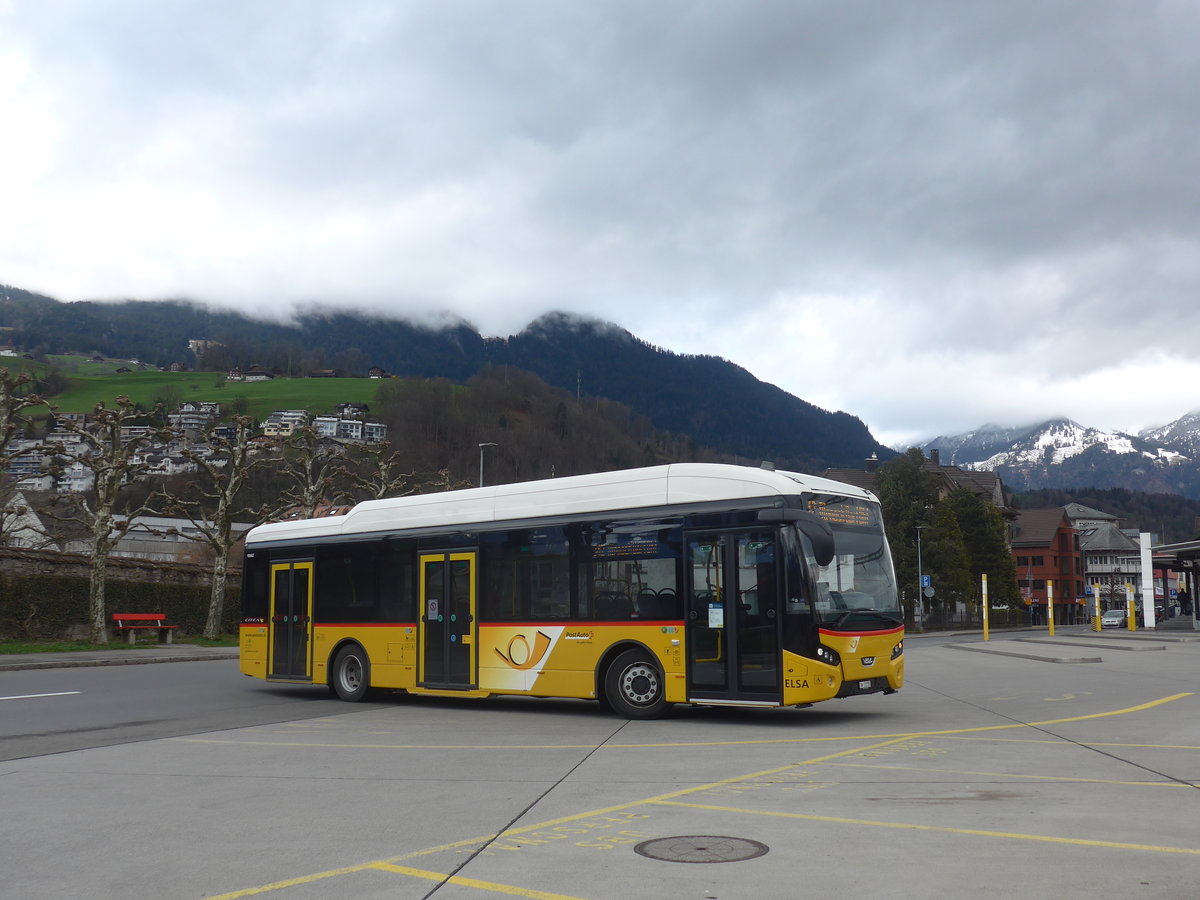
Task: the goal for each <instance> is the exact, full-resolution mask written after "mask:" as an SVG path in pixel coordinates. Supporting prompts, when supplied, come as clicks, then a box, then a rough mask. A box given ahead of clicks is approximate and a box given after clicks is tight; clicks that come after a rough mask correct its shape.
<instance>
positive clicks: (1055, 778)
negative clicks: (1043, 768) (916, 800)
mask: <svg viewBox="0 0 1200 900" xmlns="http://www.w3.org/2000/svg"><path fill="white" fill-rule="evenodd" d="M826 765H829V766H834V767H837V768H843V769H890V770H894V771H897V772H925V773H927V774H938V775H971V776H974V777H976V778H1014V779H1018V780H1022V779H1023V780H1027V781H1052V782H1055V783H1063V784H1111V785H1115V786H1117V787H1172V788H1179V787H1187V785H1186V784H1183V783H1181V782H1179V781H1114V780H1112V779H1109V778H1071V777H1069V776H1066V775H1026V774H1023V773H1020V772H972V771H969V770H965V769H943V768H940V767H939V768H924V767H922V766H881V765H871V764H869V763H849V762H831V763H826Z"/></svg>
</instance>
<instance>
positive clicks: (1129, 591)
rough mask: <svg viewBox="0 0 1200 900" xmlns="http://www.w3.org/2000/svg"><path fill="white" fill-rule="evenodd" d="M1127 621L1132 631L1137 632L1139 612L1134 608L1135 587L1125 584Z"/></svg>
mask: <svg viewBox="0 0 1200 900" xmlns="http://www.w3.org/2000/svg"><path fill="white" fill-rule="evenodd" d="M1125 620H1126V622H1127V623H1128V625H1129V630H1130V631H1137V612H1136V611H1135V610H1134V608H1133V585H1132V584H1130V583H1129V582H1128V581H1127V582H1125Z"/></svg>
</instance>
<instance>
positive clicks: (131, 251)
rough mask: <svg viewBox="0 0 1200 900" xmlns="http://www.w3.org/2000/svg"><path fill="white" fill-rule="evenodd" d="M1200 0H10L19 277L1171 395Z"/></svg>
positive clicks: (10, 182)
mask: <svg viewBox="0 0 1200 900" xmlns="http://www.w3.org/2000/svg"><path fill="white" fill-rule="evenodd" d="M1198 20H1200V9H1197V8H1196V7H1194V6H1193V5H1192V4H1187V3H1183V2H1176V0H1158V2H1155V0H1147V2H1107V3H1102V4H1079V3H1076V2H1066V0H1049V2H1034V0H1023V2H1016V3H1009V4H962V3H958V2H950V0H921V2H913V3H904V4H880V3H874V2H844V3H838V4H828V3H816V2H792V0H789V2H782V0H780V2H770V0H768V2H732V0H724V2H712V3H705V4H695V3H684V2H659V3H654V4H646V3H637V2H598V3H588V4H562V3H548V2H531V0H530V2H521V0H507V2H464V3H455V4H428V3H393V2H386V3H385V2H368V0H346V2H342V3H338V4H327V3H318V2H315V0H301V2H295V3H289V4H287V5H286V6H284V5H280V4H278V3H267V2H262V0H248V2H237V3H233V2H228V0H226V2H220V0H214V2H212V3H208V4H203V5H196V4H191V3H184V2H180V0H162V2H156V3H152V4H151V3H133V2H128V0H125V2H119V0H90V2H83V0H64V2H59V3H55V4H16V3H9V4H6V5H2V4H0V116H2V117H3V120H4V121H5V122H6V132H7V134H8V135H9V137H8V139H6V140H5V141H4V142H3V144H0V196H3V197H4V198H5V204H4V205H5V207H6V209H5V210H4V211H3V213H0V281H5V282H8V283H12V284H16V285H19V286H21V287H25V288H29V289H33V290H41V291H43V292H46V293H50V294H52V295H54V296H58V297H60V298H62V299H81V298H97V297H112V298H117V297H135V298H142V297H144V298H155V297H163V296H190V297H195V298H197V299H202V300H205V301H209V302H213V303H217V304H222V305H231V306H237V307H238V308H240V309H243V310H250V311H258V312H260V313H261V314H263V315H268V314H269V315H279V314H281V311H286V310H287V309H289V308H292V307H294V306H295V305H296V304H303V303H313V302H320V303H325V304H335V305H347V306H359V307H366V308H369V309H373V310H386V311H390V312H392V313H394V314H397V315H418V316H422V317H428V316H429V315H431V314H434V313H436V312H439V311H446V312H449V313H451V314H456V315H461V316H463V317H465V318H466V319H468V320H469V321H471V322H472V323H474V324H475V325H477V326H478V327H480V328H481V329H482V330H484V331H485V332H487V333H493V334H497V333H498V334H505V333H510V332H513V331H516V330H519V329H520V328H521V327H523V326H524V325H525V324H526V323H528V322H529V321H531V320H533V319H534V318H536V317H537V316H538V315H540V314H542V313H544V312H546V311H548V310H551V309H564V310H568V311H573V312H579V313H583V314H587V315H592V316H597V317H600V318H604V319H610V320H612V321H614V322H616V323H618V324H619V325H621V326H623V327H625V328H628V329H629V330H630V331H632V332H634V333H635V334H637V335H638V336H640V337H643V338H645V339H646V340H649V341H651V342H653V343H656V344H660V345H663V346H666V347H669V348H671V349H676V350H680V351H683V352H698V353H711V354H715V355H720V356H724V357H726V358H728V359H731V360H733V361H735V362H738V363H740V364H742V365H744V366H746V367H747V368H749V369H750V370H751V371H753V372H755V374H757V375H759V377H763V378H766V379H768V380H771V381H774V382H776V383H778V384H780V385H781V386H782V387H784V388H785V389H787V390H790V391H792V392H793V393H796V394H797V395H799V396H802V397H804V398H805V399H807V400H810V401H811V402H815V403H818V404H821V405H824V406H828V407H829V408H834V409H845V410H846V411H848V412H851V413H854V414H856V415H859V416H860V417H862V418H863V419H864V420H866V421H867V423H868V425H870V426H871V427H872V428H873V429H874V430H875V431H876V432H877V433H878V434H879V435H880V436H882V437H884V438H885V439H886V438H887V436H894V437H895V438H896V439H897V440H904V439H907V437H906V436H913V437H916V436H920V435H926V436H928V435H931V434H933V433H936V432H937V431H950V430H966V429H968V428H972V427H975V426H977V425H979V424H981V423H982V422H984V421H989V420H992V421H1013V420H1015V419H1019V420H1021V421H1028V420H1031V419H1033V418H1035V417H1036V415H1037V414H1040V412H1041V411H1045V412H1046V413H1047V414H1067V415H1072V416H1073V417H1075V418H1079V419H1082V420H1086V419H1087V416H1088V413H1089V410H1091V409H1094V410H1095V411H1096V412H1097V413H1098V414H1107V415H1109V416H1110V419H1115V420H1117V421H1119V422H1129V423H1133V422H1135V421H1136V422H1141V423H1142V424H1148V419H1162V420H1165V419H1169V418H1173V417H1174V416H1175V415H1178V414H1180V413H1182V412H1183V411H1184V409H1182V408H1181V409H1177V410H1175V411H1171V410H1170V409H1169V408H1168V404H1169V403H1178V402H1180V400H1181V398H1180V396H1179V392H1178V391H1174V390H1165V389H1162V386H1163V385H1164V384H1167V381H1166V379H1171V378H1178V377H1189V378H1191V377H1194V375H1195V373H1194V372H1193V370H1192V368H1191V364H1190V362H1189V358H1190V356H1191V355H1192V351H1191V346H1190V344H1191V338H1190V333H1191V331H1192V330H1193V329H1192V328H1189V327H1187V325H1188V324H1189V323H1190V322H1191V321H1194V313H1192V310H1193V308H1194V298H1195V297H1196V295H1197V287H1198V285H1200V271H1198V267H1200V263H1198V262H1197V256H1196V253H1195V251H1194V248H1195V246H1196V239H1197V216H1196V214H1195V210H1196V209H1197V208H1200V203H1198V202H1197V201H1198V200H1200V197H1198V196H1197V193H1198V192H1200V183H1198V182H1197V180H1196V178H1195V171H1196V169H1197V166H1196V162H1197V160H1196V154H1197V150H1196V148H1197V147H1200V134H1197V122H1198V118H1197V114H1196V112H1195V109H1194V107H1195V104H1194V101H1193V99H1192V97H1191V94H1192V92H1193V90H1192V85H1194V84H1196V83H1197V80H1198V79H1197V76H1198V75H1200V72H1198V71H1197V68H1198V67H1200V61H1198V60H1200V57H1197V55H1196V54H1195V52H1194V48H1193V46H1192V45H1193V43H1194V35H1195V34H1196V33H1197V25H1198V24H1200V21H1198ZM1129 383H1135V384H1144V383H1153V384H1156V385H1159V389H1157V390H1156V391H1155V392H1153V395H1151V394H1149V393H1148V392H1147V391H1146V390H1145V389H1144V388H1143V389H1140V390H1139V391H1132V392H1126V391H1125V390H1124V386H1125V385H1126V384H1129ZM1093 391H1102V392H1104V393H1105V395H1106V396H1107V398H1108V405H1107V406H1101V405H1097V404H1095V403H1094V398H1093V397H1092V395H1091V393H1090V392H1093ZM1127 394H1128V396H1127ZM1189 405H1195V404H1194V403H1193V404H1189ZM1022 412H1025V413H1028V414H1027V415H1020V414H1021V413H1022ZM1087 424H1091V422H1090V421H1088V422H1087ZM1097 424H1106V423H1102V422H1098V423H1097Z"/></svg>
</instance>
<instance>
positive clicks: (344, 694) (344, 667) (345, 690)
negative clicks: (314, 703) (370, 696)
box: [329, 644, 371, 703]
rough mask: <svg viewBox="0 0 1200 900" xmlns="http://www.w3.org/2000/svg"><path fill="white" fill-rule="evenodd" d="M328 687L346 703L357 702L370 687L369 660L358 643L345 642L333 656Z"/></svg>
mask: <svg viewBox="0 0 1200 900" xmlns="http://www.w3.org/2000/svg"><path fill="white" fill-rule="evenodd" d="M329 687H330V688H331V689H332V691H333V694H334V696H336V697H337V698H338V699H339V700H345V701H347V702H348V703H357V702H358V701H359V700H362V699H363V698H364V697H366V696H367V693H368V692H369V691H370V689H371V660H370V659H369V658H368V657H367V651H366V650H364V649H363V648H362V647H360V646H359V645H358V644H347V645H346V646H345V647H343V648H342V649H341V650H339V651H338V652H337V655H336V656H335V657H334V658H333V674H332V676H331V677H330V681H329Z"/></svg>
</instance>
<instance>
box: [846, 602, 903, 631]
mask: <svg viewBox="0 0 1200 900" xmlns="http://www.w3.org/2000/svg"><path fill="white" fill-rule="evenodd" d="M851 616H874V617H875V618H877V619H881V620H882V621H884V622H886V623H888V624H889V625H891V626H892V627H899V626H902V625H903V624H904V622H902V621H901V620H900V619H897V618H896V617H895V616H889V615H888V614H887V613H881V612H880V611H879V610H877V609H871V607H869V606H860V607H858V608H857V609H848V610H846V611H845V612H844V613H842V614H841V615H840V616H838V617H837V618H836V619H834V620H833V621H832V622H830V623H829V627H831V628H840V627H841V626H842V625H843V624H844V623H845V621H846V620H847V619H848V618H850V617H851Z"/></svg>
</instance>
